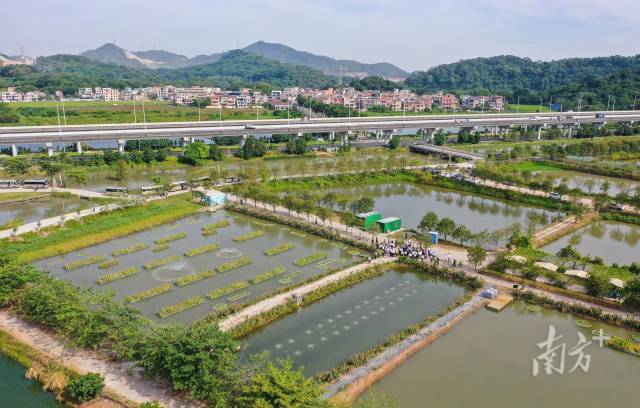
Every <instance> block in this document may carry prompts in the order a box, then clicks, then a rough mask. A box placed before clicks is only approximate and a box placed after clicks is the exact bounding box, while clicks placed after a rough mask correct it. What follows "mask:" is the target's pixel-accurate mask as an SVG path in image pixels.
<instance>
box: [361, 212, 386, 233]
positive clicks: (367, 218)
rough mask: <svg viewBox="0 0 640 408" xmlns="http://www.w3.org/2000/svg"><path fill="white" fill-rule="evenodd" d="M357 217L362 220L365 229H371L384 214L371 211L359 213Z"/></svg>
mask: <svg viewBox="0 0 640 408" xmlns="http://www.w3.org/2000/svg"><path fill="white" fill-rule="evenodd" d="M356 217H358V218H359V219H361V220H362V225H363V226H364V229H369V228H370V227H371V226H372V225H373V224H375V223H376V221H380V220H381V219H382V214H380V213H379V212H377V211H371V212H368V213H361V214H357V215H356Z"/></svg>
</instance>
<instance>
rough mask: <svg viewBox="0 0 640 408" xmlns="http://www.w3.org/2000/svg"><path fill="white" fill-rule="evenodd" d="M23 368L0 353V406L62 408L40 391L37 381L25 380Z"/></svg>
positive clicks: (46, 393)
mask: <svg viewBox="0 0 640 408" xmlns="http://www.w3.org/2000/svg"><path fill="white" fill-rule="evenodd" d="M24 374H25V368H24V367H23V366H21V365H20V364H19V363H18V362H16V361H14V360H12V359H10V358H9V357H7V356H5V355H4V354H2V353H0V379H1V381H0V396H2V406H4V407H11V408H33V407H42V408H62V407H63V406H64V405H62V404H60V403H58V402H57V401H56V399H55V396H54V395H53V394H52V393H50V392H44V391H42V386H41V385H40V384H39V383H38V382H37V381H32V380H27V379H26V378H25V376H24Z"/></svg>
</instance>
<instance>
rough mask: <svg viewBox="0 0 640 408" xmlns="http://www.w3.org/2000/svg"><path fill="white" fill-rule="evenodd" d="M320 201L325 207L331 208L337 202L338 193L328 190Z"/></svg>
mask: <svg viewBox="0 0 640 408" xmlns="http://www.w3.org/2000/svg"><path fill="white" fill-rule="evenodd" d="M321 201H322V204H323V205H325V206H326V207H328V208H333V207H334V206H335V205H336V203H337V202H338V195H337V194H336V193H334V192H333V191H330V192H328V193H327V194H325V195H324V196H323V197H322V199H321Z"/></svg>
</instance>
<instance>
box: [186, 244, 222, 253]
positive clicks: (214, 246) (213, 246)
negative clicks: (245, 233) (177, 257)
mask: <svg viewBox="0 0 640 408" xmlns="http://www.w3.org/2000/svg"><path fill="white" fill-rule="evenodd" d="M218 248H220V245H218V244H207V245H203V246H201V247H198V248H193V249H190V250H188V251H187V252H185V253H184V256H196V255H200V254H204V253H206V252H211V251H215V250H216V249H218Z"/></svg>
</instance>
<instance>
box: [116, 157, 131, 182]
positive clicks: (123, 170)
mask: <svg viewBox="0 0 640 408" xmlns="http://www.w3.org/2000/svg"><path fill="white" fill-rule="evenodd" d="M128 178H129V170H128V169H127V162H126V161H124V160H122V159H120V160H118V161H117V162H116V179H118V180H120V181H121V182H122V183H123V184H124V182H125V181H126V180H127V179H128Z"/></svg>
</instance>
